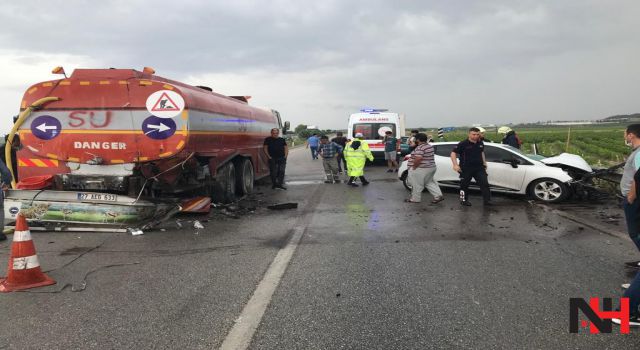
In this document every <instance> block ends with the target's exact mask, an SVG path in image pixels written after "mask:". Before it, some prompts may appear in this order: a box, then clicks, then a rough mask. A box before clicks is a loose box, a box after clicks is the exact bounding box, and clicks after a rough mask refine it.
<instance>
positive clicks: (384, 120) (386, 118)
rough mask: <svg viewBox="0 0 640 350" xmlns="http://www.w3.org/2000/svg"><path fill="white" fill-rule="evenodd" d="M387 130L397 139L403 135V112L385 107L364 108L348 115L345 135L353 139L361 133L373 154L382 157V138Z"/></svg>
mask: <svg viewBox="0 0 640 350" xmlns="http://www.w3.org/2000/svg"><path fill="white" fill-rule="evenodd" d="M387 131H391V132H392V133H393V136H394V137H396V138H398V139H400V138H401V137H402V136H405V126H404V114H398V113H392V112H388V110H386V109H374V108H365V109H361V110H360V113H354V114H352V115H351V116H350V117H349V127H348V129H347V135H346V136H347V138H348V139H354V138H355V136H356V134H358V133H361V134H362V135H363V137H362V140H364V141H365V142H367V143H368V144H369V149H370V150H371V152H372V153H373V156H374V157H375V158H382V159H384V144H383V143H382V140H383V139H384V136H385V132H387Z"/></svg>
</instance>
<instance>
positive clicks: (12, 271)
mask: <svg viewBox="0 0 640 350" xmlns="http://www.w3.org/2000/svg"><path fill="white" fill-rule="evenodd" d="M55 283H56V281H54V280H52V279H51V278H49V276H47V275H45V274H44V273H43V272H42V269H40V263H39V262H38V256H37V255H36V247H35V245H33V241H32V240H31V232H29V226H28V225H27V220H26V219H25V218H24V215H22V214H21V213H20V214H18V217H17V218H16V230H15V232H14V233H13V242H12V243H11V256H10V257H9V268H8V270H7V278H5V279H0V292H13V291H15V290H22V289H29V288H36V287H43V286H49V285H52V284H55Z"/></svg>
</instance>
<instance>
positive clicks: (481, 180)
mask: <svg viewBox="0 0 640 350" xmlns="http://www.w3.org/2000/svg"><path fill="white" fill-rule="evenodd" d="M458 158H460V164H458ZM451 163H452V164H453V170H455V171H456V172H458V173H460V204H462V205H465V206H470V205H471V202H469V184H471V179H475V180H476V184H478V186H480V189H481V190H482V199H483V200H484V204H485V205H491V204H492V203H491V191H490V190H489V181H488V180H487V160H486V159H485V156H484V143H483V142H482V141H480V130H478V128H471V129H469V135H468V136H467V139H466V140H464V141H462V142H460V143H458V146H456V148H454V149H453V151H452V152H451Z"/></svg>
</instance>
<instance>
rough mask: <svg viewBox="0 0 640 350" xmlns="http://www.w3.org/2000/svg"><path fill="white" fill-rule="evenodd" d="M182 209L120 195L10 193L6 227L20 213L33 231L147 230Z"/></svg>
mask: <svg viewBox="0 0 640 350" xmlns="http://www.w3.org/2000/svg"><path fill="white" fill-rule="evenodd" d="M180 210H181V207H180V205H179V202H178V201H175V200H167V201H149V200H138V199H136V198H133V197H128V196H123V195H119V194H109V193H98V192H81V191H78V192H72V191H48V190H42V191H35V190H7V191H6V192H5V199H4V214H5V216H4V225H5V226H13V225H14V224H15V219H16V216H17V215H18V213H19V212H21V213H22V214H23V215H24V216H25V217H26V218H27V221H28V222H29V225H30V227H31V228H32V229H34V230H46V231H108V232H124V231H126V230H127V229H131V228H143V229H148V228H151V227H153V226H154V225H156V224H158V223H160V222H162V221H163V220H164V219H168V218H170V217H171V216H173V215H174V214H176V213H178V212H179V211H180Z"/></svg>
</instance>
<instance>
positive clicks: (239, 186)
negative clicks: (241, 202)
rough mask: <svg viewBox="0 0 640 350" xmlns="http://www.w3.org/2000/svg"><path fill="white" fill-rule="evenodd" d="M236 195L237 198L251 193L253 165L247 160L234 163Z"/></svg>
mask: <svg viewBox="0 0 640 350" xmlns="http://www.w3.org/2000/svg"><path fill="white" fill-rule="evenodd" d="M236 170H237V171H236V194H237V195H239V196H243V195H247V194H250V193H251V192H253V183H254V182H255V175H254V172H253V163H251V160H249V159H247V158H243V159H241V160H240V161H238V162H237V163H236Z"/></svg>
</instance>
